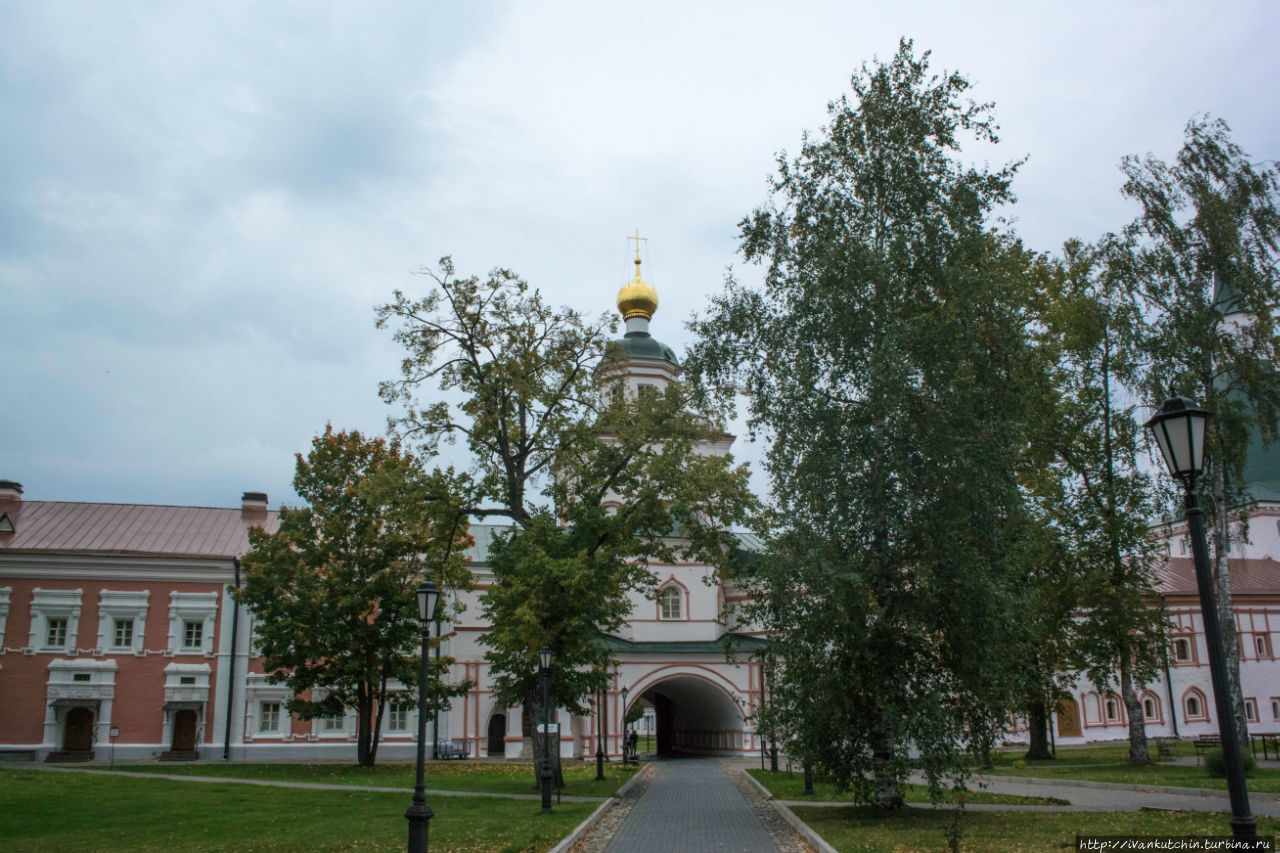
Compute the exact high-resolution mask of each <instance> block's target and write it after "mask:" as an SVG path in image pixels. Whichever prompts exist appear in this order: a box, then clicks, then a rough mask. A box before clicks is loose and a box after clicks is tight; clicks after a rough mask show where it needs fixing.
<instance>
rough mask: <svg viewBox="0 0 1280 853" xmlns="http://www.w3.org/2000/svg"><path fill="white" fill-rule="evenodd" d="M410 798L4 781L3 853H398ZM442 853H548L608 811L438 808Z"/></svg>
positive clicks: (460, 802) (78, 778)
mask: <svg viewBox="0 0 1280 853" xmlns="http://www.w3.org/2000/svg"><path fill="white" fill-rule="evenodd" d="M411 797H412V790H410V789H407V790H406V791H405V792H404V794H386V793H380V792H376V791H317V790H301V789H297V790H294V789H288V788H251V787H245V786H242V785H219V784H207V785H206V784H201V785H190V784H183V783H180V782H178V783H175V782H168V781H163V780H159V779H148V778H145V777H144V776H142V775H140V776H139V777H138V778H130V777H120V776H95V775H81V774H75V773H50V772H44V771H39V770H14V769H7V768H6V769H0V803H4V807H3V808H0V849H5V850H22V851H30V853H43V851H49V853H54V851H57V853H68V851H72V852H74V851H107V850H130V851H165V853H168V851H173V850H182V851H246V850H248V851H259V850H261V851H308V853H314V851H362V853H364V852H365V851H399V850H403V849H404V845H405V841H406V839H407V837H408V823H407V821H406V820H405V818H404V810H405V809H406V808H407V807H408V806H409V804H410V801H411ZM427 803H428V805H429V806H431V808H432V809H433V810H434V811H435V817H434V818H433V819H432V821H431V849H432V851H456V853H463V851H465V853H523V851H529V853H540V851H545V850H549V849H550V848H551V847H553V846H555V844H556V843H557V842H558V841H559V840H560V839H561V838H563V837H564V836H566V835H568V834H569V832H571V831H572V830H573V828H574V827H575V826H577V825H578V824H579V823H581V822H582V821H583V820H585V819H586V817H587V816H588V815H589V814H590V813H591V812H592V811H593V810H594V809H595V808H596V807H597V804H595V803H562V804H561V805H559V806H556V808H555V812H554V813H553V814H551V815H541V814H539V804H538V803H537V802H531V801H526V800H509V799H501V798H480V797H448V796H435V797H430V798H428V800H427Z"/></svg>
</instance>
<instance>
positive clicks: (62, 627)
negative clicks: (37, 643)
mask: <svg viewBox="0 0 1280 853" xmlns="http://www.w3.org/2000/svg"><path fill="white" fill-rule="evenodd" d="M44 639H45V642H44V644H45V645H46V646H48V647H49V648H52V649H60V648H62V647H63V646H65V645H66V644H67V620H66V619H50V620H49V625H48V630H46V631H45V638H44Z"/></svg>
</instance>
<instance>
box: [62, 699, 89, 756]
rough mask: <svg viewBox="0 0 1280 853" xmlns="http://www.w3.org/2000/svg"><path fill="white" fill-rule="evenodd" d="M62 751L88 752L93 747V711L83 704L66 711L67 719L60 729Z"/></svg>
mask: <svg viewBox="0 0 1280 853" xmlns="http://www.w3.org/2000/svg"><path fill="white" fill-rule="evenodd" d="M62 749H63V751H64V752H88V751H89V750H91V749H93V711H91V710H90V709H88V708H85V707H84V706H78V707H75V708H71V709H70V710H68V711H67V721H66V724H65V726H64V727H63V730H62Z"/></svg>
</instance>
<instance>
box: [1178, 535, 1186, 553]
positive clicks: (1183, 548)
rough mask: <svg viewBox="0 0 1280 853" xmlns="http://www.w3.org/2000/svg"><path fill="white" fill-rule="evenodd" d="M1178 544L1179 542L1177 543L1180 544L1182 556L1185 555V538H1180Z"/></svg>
mask: <svg viewBox="0 0 1280 853" xmlns="http://www.w3.org/2000/svg"><path fill="white" fill-rule="evenodd" d="M1178 544H1179V545H1180V546H1181V548H1182V554H1183V556H1186V554H1187V540H1186V539H1180V540H1178Z"/></svg>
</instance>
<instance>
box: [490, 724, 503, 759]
mask: <svg viewBox="0 0 1280 853" xmlns="http://www.w3.org/2000/svg"><path fill="white" fill-rule="evenodd" d="M506 737H507V715H506V714H494V715H493V716H492V717H490V718H489V755H490V757H493V756H505V755H506V751H507V744H506Z"/></svg>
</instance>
